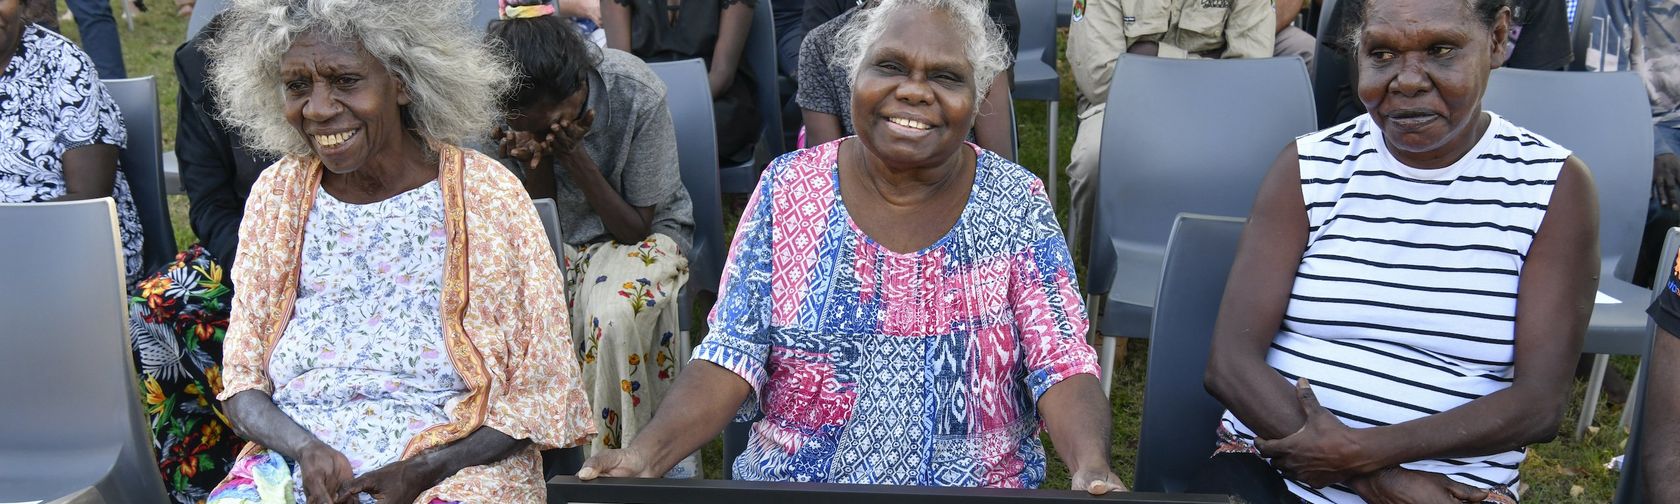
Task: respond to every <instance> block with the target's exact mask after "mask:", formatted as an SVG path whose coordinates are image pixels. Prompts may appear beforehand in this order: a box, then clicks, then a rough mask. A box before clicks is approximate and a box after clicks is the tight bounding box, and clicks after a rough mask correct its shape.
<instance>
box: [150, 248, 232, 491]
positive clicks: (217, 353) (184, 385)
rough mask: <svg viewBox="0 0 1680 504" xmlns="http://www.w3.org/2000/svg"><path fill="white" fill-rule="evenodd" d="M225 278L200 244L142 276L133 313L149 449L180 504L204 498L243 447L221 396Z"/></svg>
mask: <svg viewBox="0 0 1680 504" xmlns="http://www.w3.org/2000/svg"><path fill="white" fill-rule="evenodd" d="M226 280H227V277H226V275H225V273H224V270H223V269H222V266H221V265H220V264H218V263H217V262H216V261H215V259H214V258H211V257H210V254H209V253H208V252H205V251H204V248H203V247H200V246H198V245H196V244H195V245H193V247H192V248H191V249H188V250H187V251H184V252H181V253H180V254H178V255H177V256H176V257H175V262H173V263H170V264H169V265H168V266H167V267H165V268H164V269H163V270H162V271H159V272H157V273H156V274H154V275H152V276H151V277H148V278H146V279H145V280H142V281H141V282H140V283H139V285H138V286H137V288H136V291H137V293H138V294H137V295H135V296H134V298H133V299H132V301H131V306H130V307H129V310H128V313H129V337H130V338H131V339H132V343H133V347H134V363H135V369H138V370H139V371H140V383H141V395H142V398H143V399H142V401H143V403H144V404H145V407H146V415H147V417H148V418H150V420H151V428H152V443H153V444H152V448H154V449H155V450H156V451H157V456H158V469H159V470H160V471H162V472H163V482H164V485H165V486H166V487H167V488H168V490H169V495H170V498H171V499H172V500H174V501H175V502H177V503H180V504H193V503H198V502H203V501H204V499H205V497H207V496H209V494H210V489H211V488H213V487H215V486H216V482H218V481H221V480H222V477H224V476H226V475H227V472H228V466H229V465H230V464H232V463H233V456H234V454H235V453H236V452H237V451H238V450H239V446H240V445H241V444H243V442H242V441H241V440H240V439H239V437H238V436H236V435H235V434H234V433H233V430H232V429H230V428H228V426H227V417H226V416H224V415H223V414H222V409H221V408H222V404H221V401H218V400H216V393H217V392H220V391H221V387H222V369H221V366H220V363H221V361H222V337H223V336H224V334H225V333H226V331H227V323H228V303H229V302H230V301H232V300H233V291H230V290H228V285H227V282H226Z"/></svg>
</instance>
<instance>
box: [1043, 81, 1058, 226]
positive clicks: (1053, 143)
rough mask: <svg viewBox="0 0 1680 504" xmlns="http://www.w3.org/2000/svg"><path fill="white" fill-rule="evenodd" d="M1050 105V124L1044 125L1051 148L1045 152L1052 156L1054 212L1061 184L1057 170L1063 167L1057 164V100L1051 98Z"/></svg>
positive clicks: (1051, 184) (1051, 190) (1051, 187)
mask: <svg viewBox="0 0 1680 504" xmlns="http://www.w3.org/2000/svg"><path fill="white" fill-rule="evenodd" d="M1049 105H1050V122H1049V124H1046V125H1045V127H1044V131H1045V132H1047V133H1048V134H1049V137H1050V139H1049V142H1048V143H1049V149H1047V150H1045V151H1044V152H1045V154H1046V155H1048V156H1050V157H1049V160H1050V164H1049V169H1050V170H1049V171H1050V211H1052V212H1054V211H1055V210H1056V188H1057V186H1059V185H1060V184H1057V183H1056V172H1059V171H1062V167H1061V166H1058V165H1056V130H1057V128H1056V101H1055V100H1051V101H1050V102H1049Z"/></svg>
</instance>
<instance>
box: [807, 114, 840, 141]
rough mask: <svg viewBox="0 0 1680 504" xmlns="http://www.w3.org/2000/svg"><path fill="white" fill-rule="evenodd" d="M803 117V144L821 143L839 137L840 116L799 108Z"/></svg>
mask: <svg viewBox="0 0 1680 504" xmlns="http://www.w3.org/2000/svg"><path fill="white" fill-rule="evenodd" d="M800 115H801V116H804V118H805V146H806V147H811V146H816V145H822V144H825V143H829V142H832V141H835V140H839V139H840V117H839V116H836V115H834V114H826V113H822V112H813V111H810V110H803V109H801V110H800Z"/></svg>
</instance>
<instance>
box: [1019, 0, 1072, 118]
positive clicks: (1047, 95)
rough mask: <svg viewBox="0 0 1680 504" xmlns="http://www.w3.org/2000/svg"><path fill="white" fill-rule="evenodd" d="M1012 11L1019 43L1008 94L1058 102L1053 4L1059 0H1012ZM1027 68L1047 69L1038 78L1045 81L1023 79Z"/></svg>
mask: <svg viewBox="0 0 1680 504" xmlns="http://www.w3.org/2000/svg"><path fill="white" fill-rule="evenodd" d="M1014 1H1015V11H1016V13H1017V14H1018V15H1019V16H1020V18H1021V44H1020V49H1019V50H1018V51H1017V52H1016V54H1015V65H1016V67H1017V71H1016V73H1015V82H1014V83H1013V84H1014V86H1013V88H1014V89H1012V91H1014V93H1015V98H1018V99H1022V100H1039V101H1055V100H1058V99H1060V94H1061V76H1060V75H1059V74H1057V73H1056V4H1057V3H1058V2H1059V1H1060V0H1014ZM1028 65H1032V66H1038V67H1041V68H1047V69H1048V72H1044V73H1042V74H1040V75H1043V76H1044V77H1049V78H1047V79H1041V78H1033V79H1031V81H1027V80H1023V77H1025V76H1026V72H1022V71H1020V69H1021V67H1026V66H1028Z"/></svg>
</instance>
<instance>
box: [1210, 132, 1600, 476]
mask: <svg viewBox="0 0 1680 504" xmlns="http://www.w3.org/2000/svg"><path fill="white" fill-rule="evenodd" d="M1488 114H1489V115H1491V116H1492V121H1491V125H1490V126H1489V127H1488V130H1487V132H1486V133H1485V134H1484V135H1483V137H1482V139H1481V140H1480V141H1479V142H1478V143H1477V144H1476V146H1475V147H1473V148H1472V149H1471V150H1470V152H1469V153H1468V154H1466V155H1465V156H1464V158H1462V159H1460V160H1459V161H1458V162H1457V163H1454V164H1453V165H1452V166H1448V167H1446V168H1440V169H1434V170H1420V169H1415V168H1411V167H1408V166H1405V165H1402V164H1400V162H1399V161H1397V160H1395V159H1394V157H1393V156H1392V155H1390V154H1389V152H1388V148H1387V147H1386V145H1385V144H1384V143H1383V141H1382V132H1381V131H1379V130H1378V129H1377V125H1376V124H1375V123H1374V122H1373V121H1372V120H1371V118H1370V116H1369V115H1361V116H1359V118H1358V119H1355V120H1353V121H1349V122H1347V123H1344V124H1342V125H1339V126H1336V127H1333V128H1330V129H1327V130H1324V131H1320V132H1317V133H1313V134H1310V135H1306V136H1303V137H1301V138H1299V139H1297V140H1296V142H1295V145H1296V148H1297V149H1298V150H1299V153H1300V166H1301V194H1302V196H1304V197H1305V203H1306V208H1307V221H1308V226H1309V228H1308V230H1309V233H1308V237H1307V249H1306V252H1305V253H1304V254H1303V255H1302V258H1301V265H1300V268H1299V269H1297V270H1296V273H1295V283H1294V288H1293V290H1292V291H1291V292H1290V300H1289V307H1288V309H1287V310H1286V311H1285V315H1284V321H1283V327H1281V328H1280V330H1279V331H1278V333H1277V337H1276V338H1275V339H1274V340H1273V341H1272V346H1271V351H1270V353H1269V354H1268V355H1267V357H1266V361H1267V363H1268V364H1270V365H1271V366H1272V368H1274V369H1276V370H1277V372H1278V373H1279V374H1281V375H1283V376H1282V378H1280V379H1285V380H1287V381H1288V382H1289V383H1291V384H1293V383H1294V381H1295V380H1296V379H1297V378H1298V377H1306V378H1307V379H1308V380H1310V381H1311V382H1312V384H1313V388H1314V391H1315V392H1316V394H1317V396H1318V399H1319V401H1320V403H1321V404H1323V405H1324V407H1325V408H1327V409H1329V410H1330V411H1331V412H1333V413H1335V414H1336V416H1338V417H1340V418H1341V420H1342V422H1343V423H1345V424H1347V425H1348V426H1350V427H1353V428H1365V427H1374V426H1383V425H1390V424H1395V423H1400V422H1405V421H1407V420H1412V419H1416V418H1419V417H1423V416H1426V415H1430V414H1434V413H1438V412H1442V411H1446V410H1449V409H1452V408H1454V407H1457V406H1459V405H1462V404H1464V403H1466V402H1469V401H1471V400H1473V399H1476V398H1479V397H1482V396H1484V395H1487V394H1490V393H1493V392H1495V391H1498V390H1502V389H1504V388H1506V387H1509V386H1510V385H1511V379H1512V377H1513V376H1514V374H1513V372H1512V366H1513V363H1514V350H1515V345H1514V341H1515V328H1516V311H1517V280H1518V276H1519V275H1520V274H1521V273H1522V268H1523V262H1524V260H1525V259H1526V258H1527V257H1528V248H1529V245H1530V244H1531V243H1532V242H1533V240H1534V234H1535V232H1536V231H1537V230H1538V229H1539V228H1540V222H1541V219H1543V218H1545V216H1546V208H1547V205H1548V204H1549V203H1550V201H1551V196H1552V188H1553V187H1554V186H1555V185H1556V183H1557V177H1558V172H1559V171H1560V170H1561V169H1562V168H1563V162H1564V160H1565V159H1566V158H1568V157H1569V154H1570V152H1569V150H1568V149H1564V148H1562V147H1560V146H1558V145H1557V144H1555V143H1553V142H1552V141H1551V140H1547V139H1545V138H1542V137H1540V136H1538V135H1535V134H1533V133H1530V132H1528V130H1525V129H1522V128H1520V127H1517V126H1516V125H1513V124H1511V123H1510V122H1507V121H1506V120H1505V119H1503V118H1501V117H1499V116H1498V115H1494V114H1492V113H1491V112H1489V113H1488ZM1239 288H1240V287H1239ZM1224 419H1225V420H1226V421H1228V422H1230V425H1231V426H1232V428H1233V430H1234V431H1235V432H1236V433H1237V434H1238V435H1239V436H1243V437H1245V438H1249V439H1252V436H1253V435H1254V433H1253V431H1251V430H1249V428H1248V427H1247V426H1245V425H1243V424H1242V423H1241V422H1239V421H1237V420H1236V417H1235V416H1234V415H1232V414H1231V413H1230V412H1226V413H1225V418H1224ZM1523 458H1524V451H1523V450H1512V451H1508V452H1504V453H1498V454H1494V455H1490V456H1485V457H1467V458H1454V459H1434V460H1421V461H1417V462H1413V463H1409V464H1404V467H1406V468H1409V469H1414V470H1420V471H1430V472H1436V473H1442V474H1446V475H1448V476H1450V477H1452V478H1453V479H1455V480H1458V481H1460V482H1463V483H1465V484H1469V485H1472V486H1476V487H1480V488H1491V487H1495V486H1500V485H1504V486H1509V487H1515V486H1516V485H1517V482H1518V476H1517V466H1518V465H1520V464H1521V463H1522V461H1523ZM1289 487H1290V490H1291V491H1293V492H1294V493H1295V494H1296V495H1298V496H1300V497H1302V498H1303V499H1304V500H1306V501H1307V502H1317V503H1324V502H1335V503H1349V502H1354V503H1357V502H1364V501H1363V500H1361V499H1360V498H1359V497H1358V496H1356V495H1354V494H1352V493H1351V492H1348V491H1347V490H1346V488H1344V487H1339V486H1332V487H1327V488H1324V489H1319V490H1314V489H1311V488H1308V487H1306V486H1304V485H1298V484H1295V483H1294V482H1290V484H1289Z"/></svg>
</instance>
